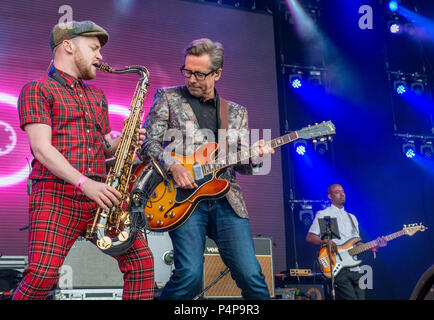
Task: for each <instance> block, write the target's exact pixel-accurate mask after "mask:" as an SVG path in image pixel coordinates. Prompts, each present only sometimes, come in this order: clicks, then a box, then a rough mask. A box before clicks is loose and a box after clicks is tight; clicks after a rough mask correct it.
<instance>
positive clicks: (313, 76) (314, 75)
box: [308, 70, 322, 86]
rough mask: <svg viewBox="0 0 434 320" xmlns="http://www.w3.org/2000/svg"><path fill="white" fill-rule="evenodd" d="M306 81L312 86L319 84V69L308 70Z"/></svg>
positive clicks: (320, 82) (320, 81)
mask: <svg viewBox="0 0 434 320" xmlns="http://www.w3.org/2000/svg"><path fill="white" fill-rule="evenodd" d="M308 81H309V82H310V83H312V84H313V85H314V86H320V85H321V84H322V80H321V71H316V70H312V71H309V78H308Z"/></svg>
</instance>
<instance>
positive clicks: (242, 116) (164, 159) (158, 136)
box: [144, 86, 258, 218]
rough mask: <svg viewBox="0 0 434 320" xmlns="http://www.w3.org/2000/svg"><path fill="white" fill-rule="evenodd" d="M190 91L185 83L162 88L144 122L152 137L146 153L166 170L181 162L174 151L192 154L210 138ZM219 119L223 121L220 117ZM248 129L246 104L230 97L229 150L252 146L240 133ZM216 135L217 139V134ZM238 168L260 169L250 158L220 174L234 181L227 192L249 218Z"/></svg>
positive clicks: (240, 212) (238, 211)
mask: <svg viewBox="0 0 434 320" xmlns="http://www.w3.org/2000/svg"><path fill="white" fill-rule="evenodd" d="M187 95H188V92H187V88H186V87H185V86H177V87H170V88H161V89H158V90H157V92H156V94H155V97H154V102H153V105H152V107H151V110H150V111H149V113H148V115H147V116H146V120H145V125H144V127H145V128H146V134H147V138H148V142H147V148H146V153H147V155H152V156H153V157H154V158H155V159H156V160H157V161H159V162H160V164H161V165H162V167H163V168H164V169H165V170H166V171H168V170H169V168H170V167H171V166H172V165H173V164H175V163H177V161H176V160H175V159H174V158H173V157H172V156H171V155H170V153H171V152H175V153H177V154H183V155H191V154H193V153H194V151H195V150H196V149H197V148H198V147H200V146H201V145H203V144H205V143H207V142H209V139H208V138H209V137H210V135H208V134H207V131H206V130H201V129H200V125H199V122H198V120H197V118H196V116H195V113H194V111H193V109H192V108H191V106H190V104H189V103H188V100H187ZM218 121H219V123H220V119H218ZM248 132H249V127H248V118H247V110H246V108H244V107H242V106H240V105H238V104H236V103H234V102H231V101H228V141H229V145H228V146H229V148H228V149H229V151H231V150H234V149H235V148H237V150H238V151H240V150H248V149H244V148H249V147H250V144H249V139H240V133H243V134H248ZM209 133H211V130H209ZM244 137H246V136H244ZM247 137H248V136H247ZM212 139H213V140H214V136H213V135H212ZM242 148H243V149H242ZM235 171H237V172H238V173H241V174H253V172H256V171H258V169H257V166H253V165H252V163H251V161H247V163H245V162H242V163H240V164H236V165H232V166H230V167H228V168H227V169H226V171H225V172H224V173H223V174H222V175H221V176H220V178H223V179H225V180H227V181H229V182H230V186H231V189H230V191H229V192H228V193H227V194H226V198H227V200H228V202H229V203H230V204H231V206H232V208H233V209H234V211H235V213H236V214H237V215H238V216H240V217H242V218H248V213H247V209H246V204H245V202H244V198H243V194H242V191H241V187H240V185H239V184H238V182H237V180H236V177H235Z"/></svg>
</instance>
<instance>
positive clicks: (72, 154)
mask: <svg viewBox="0 0 434 320" xmlns="http://www.w3.org/2000/svg"><path fill="white" fill-rule="evenodd" d="M18 112H19V117H20V127H21V129H23V130H24V126H25V125H26V124H29V123H42V124H46V125H49V126H51V129H52V139H51V143H52V145H53V146H54V147H55V148H56V149H57V150H59V152H60V153H62V154H63V156H64V157H65V158H66V159H67V160H68V161H69V163H70V164H71V165H72V166H73V167H74V168H76V169H77V170H78V171H80V172H81V173H83V174H85V175H87V176H99V177H101V178H105V176H106V169H105V156H104V151H103V143H104V140H103V135H105V134H107V133H109V132H110V131H111V130H110V124H109V120H108V105H107V99H106V97H105V96H104V93H103V92H102V90H100V89H97V88H96V87H93V86H89V85H87V84H85V83H83V82H82V81H81V80H77V79H76V78H74V77H72V76H70V75H68V74H66V73H64V72H62V71H60V70H57V69H55V68H52V69H51V71H50V74H49V75H48V76H46V77H45V78H43V79H41V80H37V81H32V82H30V83H28V84H26V85H25V86H24V87H23V89H22V90H21V93H20V97H19V99H18ZM30 178H31V179H56V178H57V177H56V176H55V175H53V174H52V173H51V172H50V171H49V170H48V169H47V168H45V167H44V166H43V165H42V164H41V163H40V162H39V161H38V160H37V159H36V158H35V159H33V161H32V172H31V174H30Z"/></svg>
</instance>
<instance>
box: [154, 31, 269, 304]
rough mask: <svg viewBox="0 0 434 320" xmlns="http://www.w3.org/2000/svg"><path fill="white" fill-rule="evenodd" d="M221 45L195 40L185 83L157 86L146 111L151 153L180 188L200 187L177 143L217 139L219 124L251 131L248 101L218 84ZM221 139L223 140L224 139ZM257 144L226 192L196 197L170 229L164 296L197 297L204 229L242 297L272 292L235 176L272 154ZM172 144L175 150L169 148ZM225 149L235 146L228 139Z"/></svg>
mask: <svg viewBox="0 0 434 320" xmlns="http://www.w3.org/2000/svg"><path fill="white" fill-rule="evenodd" d="M223 51H224V50H223V47H222V45H221V44H220V43H218V42H212V41H211V40H209V39H199V40H195V41H193V42H192V43H190V45H189V46H188V47H187V49H186V50H185V52H184V53H185V56H184V58H185V61H184V65H183V66H182V67H181V68H180V70H181V73H182V75H183V76H184V77H185V86H178V87H172V88H163V89H158V90H157V92H156V95H155V97H154V101H153V105H152V107H151V110H150V111H149V114H148V115H147V117H146V121H145V127H146V129H147V137H148V142H147V145H146V148H145V150H146V153H147V154H148V155H152V156H153V157H154V158H156V159H157V160H158V161H160V162H161V164H162V167H163V168H164V169H165V170H166V171H167V172H168V173H169V174H170V175H171V176H172V177H173V180H174V181H175V182H176V184H177V185H178V188H186V189H195V188H198V186H197V184H196V182H195V179H194V178H193V176H192V174H191V172H190V171H189V170H187V168H186V167H184V165H183V164H182V163H179V162H178V161H177V160H175V159H174V158H173V157H172V156H171V155H170V152H172V151H175V152H176V153H177V154H180V153H182V152H177V150H178V149H177V148H175V150H173V148H172V147H173V146H174V145H175V146H177V147H181V150H183V151H184V152H183V153H184V155H190V154H192V153H193V152H194V150H196V149H197V148H198V147H199V146H201V145H203V144H205V143H207V142H211V141H212V140H213V141H218V140H217V139H216V137H217V136H219V135H218V133H220V132H219V129H223V128H225V127H226V129H232V131H236V132H242V131H244V132H247V133H248V132H249V131H248V130H249V129H248V121H247V110H246V108H244V107H242V106H240V105H238V104H235V103H233V102H229V101H227V102H226V101H225V100H223V99H221V98H220V97H219V94H218V93H217V90H216V89H215V87H214V86H215V83H216V81H218V80H219V79H220V77H221V74H222V67H223ZM225 111H226V113H225ZM225 114H226V116H225ZM170 129H171V130H170ZM234 129H235V130H234ZM168 133H171V134H175V136H176V137H175V138H174V139H172V141H171V143H170V144H169V145H168V146H167V147H168V148H167V149H165V148H164V147H165V145H164V143H165V142H167V140H170V137H167V136H170V135H169V134H168ZM241 141H242V140H241ZM241 141H240V139H236V145H235V149H236V150H240V149H241V147H246V148H247V150H248V147H249V146H247V145H243V146H242V145H241ZM247 141H248V140H247ZM219 142H220V145H223V143H225V141H219ZM245 144H247V143H245ZM253 148H254V150H256V152H255V151H254V156H253V157H251V158H250V161H249V162H248V163H244V164H238V165H233V166H230V167H228V168H227V169H226V171H225V172H224V173H223V175H222V178H223V179H226V180H228V181H229V182H230V185H231V190H230V191H229V192H228V193H227V194H226V196H225V197H223V198H220V199H217V200H203V201H201V202H199V204H198V205H197V206H196V208H195V210H194V212H193V213H192V214H191V216H190V217H189V218H188V219H187V220H186V222H185V223H183V224H182V225H181V226H180V227H178V228H176V229H175V230H173V231H170V232H169V235H170V237H171V239H172V243H173V248H174V262H175V270H174V272H173V274H172V276H171V278H170V280H169V281H168V282H167V284H166V286H165V287H164V288H163V291H162V293H161V295H160V299H192V298H193V297H194V294H195V292H196V289H197V287H198V286H199V284H200V283H201V280H202V274H203V261H204V256H203V254H204V250H205V240H206V236H209V237H210V238H211V239H213V240H214V241H215V243H216V244H217V246H218V248H219V252H220V255H221V258H222V260H223V261H224V263H225V264H226V265H227V266H228V267H229V269H230V271H231V275H232V277H233V279H234V280H235V282H236V284H237V286H238V287H239V288H240V289H241V291H242V296H243V298H244V299H269V298H270V294H269V291H268V287H267V284H266V282H265V278H264V275H263V274H262V271H261V266H260V264H259V263H258V260H257V258H256V256H255V251H254V246H253V239H252V235H251V232H250V224H249V220H248V214H247V210H246V205H245V203H244V200H243V195H242V192H241V188H240V186H239V184H238V183H237V181H236V179H235V171H237V172H238V173H241V174H252V173H253V171H254V170H255V168H257V169H258V167H259V166H261V163H262V159H261V157H263V156H265V155H269V154H271V153H274V150H273V149H272V148H271V147H267V146H264V142H263V141H261V140H260V141H259V142H258V143H257V144H256V145H254V146H253ZM168 149H171V150H170V151H169V152H167V150H168ZM227 150H229V151H230V150H231V146H230V145H229V148H227ZM258 170H259V169H258Z"/></svg>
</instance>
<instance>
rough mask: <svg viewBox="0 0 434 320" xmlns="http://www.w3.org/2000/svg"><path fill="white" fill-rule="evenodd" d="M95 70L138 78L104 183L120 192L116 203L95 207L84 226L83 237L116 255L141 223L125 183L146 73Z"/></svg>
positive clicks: (104, 66)
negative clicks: (112, 164) (119, 197)
mask: <svg viewBox="0 0 434 320" xmlns="http://www.w3.org/2000/svg"><path fill="white" fill-rule="evenodd" d="M95 67H97V68H98V69H99V70H101V71H104V72H108V73H117V74H125V73H137V74H139V75H140V79H139V81H138V83H137V85H136V89H135V91H134V96H133V99H132V102H131V105H130V114H129V116H128V119H126V120H125V122H124V127H123V129H122V133H121V137H120V143H119V146H118V148H117V149H116V153H115V158H116V162H115V164H114V166H112V167H111V168H110V170H109V173H108V175H107V179H106V182H105V183H106V184H107V185H109V186H111V187H113V188H115V189H116V190H117V191H119V192H120V193H121V194H122V197H121V199H120V201H119V204H118V205H115V206H113V207H111V208H109V210H104V209H102V208H98V210H97V212H96V215H95V218H94V221H93V224H92V225H91V226H90V225H89V227H88V229H87V232H86V238H88V239H90V240H92V241H94V242H96V245H97V246H98V248H99V249H101V250H102V251H103V252H104V253H106V254H109V255H112V256H116V255H119V254H122V253H124V252H125V251H127V250H128V249H129V248H130V247H131V246H132V245H133V243H134V241H135V239H136V236H137V233H138V231H139V230H140V228H142V227H143V226H139V225H138V224H140V223H138V219H137V217H132V216H131V215H130V210H129V205H130V202H131V199H130V194H129V185H130V183H131V181H130V180H131V172H132V169H133V163H134V159H135V158H136V154H137V152H138V151H139V149H140V146H139V144H138V142H139V134H138V132H137V130H138V129H139V128H140V125H141V123H142V121H143V111H144V110H143V103H144V100H145V95H146V92H147V87H148V85H149V84H148V77H149V72H148V70H147V69H146V68H145V67H143V66H136V65H134V66H127V67H125V68H124V69H121V70H114V69H112V68H110V67H109V66H108V65H107V64H104V63H103V64H101V65H95Z"/></svg>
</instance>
